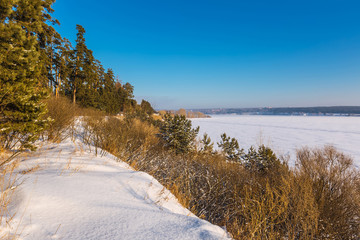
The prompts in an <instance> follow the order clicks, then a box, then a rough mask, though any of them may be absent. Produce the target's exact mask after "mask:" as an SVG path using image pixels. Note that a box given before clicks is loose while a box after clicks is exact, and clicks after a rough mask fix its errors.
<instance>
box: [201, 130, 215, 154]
mask: <svg viewBox="0 0 360 240" xmlns="http://www.w3.org/2000/svg"><path fill="white" fill-rule="evenodd" d="M200 142H201V144H202V147H201V149H200V151H201V152H202V153H205V154H212V153H213V151H214V143H212V142H211V138H210V137H209V135H208V134H207V133H205V134H204V136H203V138H202V139H201V141H200Z"/></svg>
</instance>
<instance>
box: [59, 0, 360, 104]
mask: <svg viewBox="0 0 360 240" xmlns="http://www.w3.org/2000/svg"><path fill="white" fill-rule="evenodd" d="M54 9H55V13H54V16H55V17H56V18H57V19H58V20H59V21H60V23H61V26H60V27H58V28H57V29H58V31H59V32H60V33H61V34H62V36H63V37H66V38H68V39H70V40H71V41H72V42H74V40H75V36H76V30H75V25H76V24H80V25H82V26H83V27H84V28H85V29H86V35H85V37H86V41H87V45H88V47H89V48H90V49H92V50H93V51H94V55H95V57H96V58H97V59H99V60H100V61H101V62H102V63H103V65H104V67H105V68H112V69H113V70H114V71H115V74H116V75H118V77H119V79H121V81H123V82H130V83H131V84H132V85H133V86H134V87H135V92H134V93H135V95H136V98H137V99H139V100H141V99H142V98H144V99H147V100H149V101H150V102H151V103H152V104H153V106H154V107H155V108H157V109H164V108H165V109H176V108H180V107H184V108H212V107H266V106H271V107H291V106H336V105H360V94H359V93H360V14H359V9H360V1H347V0H338V1H333V0H327V1H323V0H312V1H308V0H302V1H289V0H287V1H285V0H283V1H276V0H273V1H256V0H253V1H250V0H248V1H240V0H237V1H235V0H234V1H229V0H216V1H215V0H131V1H130V0H129V1H122V0H102V1H99V0H96V1H95V0H94V1H92V0H71V1H70V0H57V2H56V3H55V4H54Z"/></svg>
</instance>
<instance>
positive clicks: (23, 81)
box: [0, 0, 154, 149]
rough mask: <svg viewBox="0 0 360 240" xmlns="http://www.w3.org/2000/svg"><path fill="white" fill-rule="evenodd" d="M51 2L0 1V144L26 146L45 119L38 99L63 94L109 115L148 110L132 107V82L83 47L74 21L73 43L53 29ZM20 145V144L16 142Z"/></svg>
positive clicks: (145, 105) (144, 106)
mask: <svg viewBox="0 0 360 240" xmlns="http://www.w3.org/2000/svg"><path fill="white" fill-rule="evenodd" d="M54 2H55V0H31V1H27V0H2V1H0V80H1V81H0V142H1V148H5V149H11V148H13V147H15V146H17V147H20V148H29V147H30V146H31V144H30V145H29V144H27V143H29V142H32V141H33V140H34V139H35V138H36V136H37V135H38V133H39V132H41V131H42V130H43V129H44V127H45V126H46V124H47V123H48V122H49V121H50V119H44V118H43V116H44V113H45V112H46V106H45V105H44V104H43V102H42V100H43V99H44V98H46V97H48V96H49V95H50V94H51V93H52V94H53V95H55V96H56V97H58V96H60V95H63V96H66V97H68V98H69V99H71V100H72V102H73V103H74V104H75V103H77V104H78V105H80V106H82V107H91V108H97V109H100V110H102V111H105V112H107V113H109V114H117V113H119V112H124V111H133V110H136V111H142V112H146V113H152V112H154V110H153V109H152V107H151V105H150V103H149V102H147V101H143V102H142V104H141V105H138V104H137V102H136V101H135V100H134V95H133V90H134V88H133V86H132V85H131V84H129V83H124V84H122V83H120V82H119V81H118V80H117V79H116V77H115V74H114V72H113V71H112V70H111V69H107V70H105V68H104V67H103V66H102V64H101V62H100V61H99V60H97V59H96V58H95V57H94V55H93V52H92V51H91V50H90V49H89V48H88V47H87V45H86V40H85V29H84V28H83V27H82V26H80V25H77V26H76V29H77V37H76V42H75V45H74V46H73V45H72V44H71V43H70V41H69V40H67V39H66V38H63V37H62V36H61V35H60V34H59V33H58V32H57V31H56V29H55V28H54V25H58V24H59V21H58V20H56V19H54V18H53V17H52V13H53V12H54V10H53V9H52V4H53V3H54ZM19 144H20V145H19Z"/></svg>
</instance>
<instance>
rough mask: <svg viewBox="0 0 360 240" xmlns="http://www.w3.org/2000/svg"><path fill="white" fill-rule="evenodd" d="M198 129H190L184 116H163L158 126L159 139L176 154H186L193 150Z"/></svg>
mask: <svg viewBox="0 0 360 240" xmlns="http://www.w3.org/2000/svg"><path fill="white" fill-rule="evenodd" d="M198 133H199V127H197V128H196V129H193V128H192V125H191V121H190V120H188V119H186V117H185V116H182V115H175V116H171V115H170V114H165V116H164V121H163V122H162V124H161V126H160V134H159V136H160V138H161V139H162V140H163V141H164V143H165V146H166V147H168V148H170V149H173V150H174V151H175V152H176V153H187V152H190V151H192V150H193V149H194V147H195V139H196V136H197V134H198Z"/></svg>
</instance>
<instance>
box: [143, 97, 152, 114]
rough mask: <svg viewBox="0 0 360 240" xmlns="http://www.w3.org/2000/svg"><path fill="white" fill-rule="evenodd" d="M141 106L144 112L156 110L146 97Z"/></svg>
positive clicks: (148, 112) (150, 112) (149, 112)
mask: <svg viewBox="0 0 360 240" xmlns="http://www.w3.org/2000/svg"><path fill="white" fill-rule="evenodd" d="M140 108H141V110H142V111H143V112H145V113H146V114H148V115H151V114H153V113H155V110H154V109H153V108H152V106H151V104H150V103H149V102H148V101H146V100H144V99H143V100H142V101H141V103H140Z"/></svg>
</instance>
